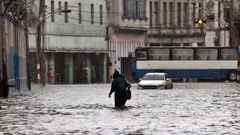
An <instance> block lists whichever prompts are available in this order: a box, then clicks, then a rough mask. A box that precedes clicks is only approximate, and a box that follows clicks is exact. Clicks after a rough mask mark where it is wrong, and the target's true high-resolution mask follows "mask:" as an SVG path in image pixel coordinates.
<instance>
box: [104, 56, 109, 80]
mask: <svg viewBox="0 0 240 135" xmlns="http://www.w3.org/2000/svg"><path fill="white" fill-rule="evenodd" d="M107 55H108V54H104V55H103V82H104V83H106V82H107V65H108V64H107Z"/></svg>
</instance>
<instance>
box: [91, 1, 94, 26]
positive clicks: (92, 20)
mask: <svg viewBox="0 0 240 135" xmlns="http://www.w3.org/2000/svg"><path fill="white" fill-rule="evenodd" d="M91 24H94V5H93V4H91Z"/></svg>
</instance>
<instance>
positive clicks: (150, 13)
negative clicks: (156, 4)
mask: <svg viewBox="0 0 240 135" xmlns="http://www.w3.org/2000/svg"><path fill="white" fill-rule="evenodd" d="M149 6H150V26H152V2H151V1H150V4H149Z"/></svg>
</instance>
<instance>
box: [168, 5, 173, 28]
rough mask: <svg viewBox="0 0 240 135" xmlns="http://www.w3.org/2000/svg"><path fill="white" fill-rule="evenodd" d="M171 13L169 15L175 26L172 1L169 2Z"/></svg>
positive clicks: (171, 23)
mask: <svg viewBox="0 0 240 135" xmlns="http://www.w3.org/2000/svg"><path fill="white" fill-rule="evenodd" d="M169 14H170V16H169V19H170V26H174V22H173V20H174V16H173V3H172V2H170V3H169Z"/></svg>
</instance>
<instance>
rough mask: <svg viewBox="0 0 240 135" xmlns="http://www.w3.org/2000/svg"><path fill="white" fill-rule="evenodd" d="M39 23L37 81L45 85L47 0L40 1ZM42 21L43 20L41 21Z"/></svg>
mask: <svg viewBox="0 0 240 135" xmlns="http://www.w3.org/2000/svg"><path fill="white" fill-rule="evenodd" d="M39 19H40V20H39V23H38V25H37V39H36V42H37V45H36V46H37V47H36V59H37V80H38V83H42V84H43V86H44V85H45V73H44V65H45V63H44V58H43V57H44V54H43V53H44V51H43V50H44V42H45V39H44V34H43V32H44V23H45V0H40V1H39ZM41 19H42V20H41ZM42 38H43V39H42Z"/></svg>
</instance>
